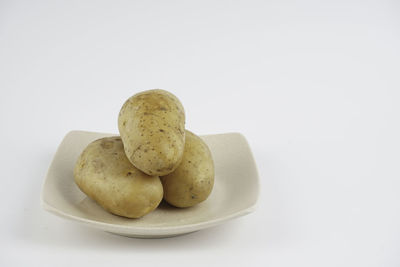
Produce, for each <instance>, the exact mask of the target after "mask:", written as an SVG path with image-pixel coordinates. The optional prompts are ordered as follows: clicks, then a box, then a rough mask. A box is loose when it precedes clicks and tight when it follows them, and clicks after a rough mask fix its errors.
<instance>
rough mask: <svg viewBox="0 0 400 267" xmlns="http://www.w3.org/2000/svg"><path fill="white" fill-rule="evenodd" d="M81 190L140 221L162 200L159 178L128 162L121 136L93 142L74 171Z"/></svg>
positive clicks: (117, 213)
mask: <svg viewBox="0 0 400 267" xmlns="http://www.w3.org/2000/svg"><path fill="white" fill-rule="evenodd" d="M74 179H75V183H76V184H77V185H78V187H79V188H80V189H81V190H82V191H83V192H84V193H85V194H86V195H87V196H89V197H90V198H91V199H93V200H95V201H96V202H97V203H98V204H100V206H102V207H103V208H104V209H105V210H107V211H109V212H111V213H113V214H116V215H120V216H124V217H128V218H139V217H142V216H143V215H145V214H147V213H149V212H151V211H152V210H154V209H155V208H156V207H157V206H158V204H159V203H160V202H161V200H162V196H163V188H162V184H161V182H160V179H159V177H157V176H148V175H147V174H145V173H143V172H141V171H140V170H138V169H137V168H135V167H134V166H133V165H132V164H131V163H130V162H129V160H128V159H127V157H126V155H125V152H124V148H123V144H122V140H121V138H120V137H106V138H102V139H99V140H96V141H94V142H92V143H90V144H89V145H88V146H87V147H86V148H85V150H84V151H83V152H82V153H81V155H80V156H79V158H78V161H77V163H76V165H75V168H74Z"/></svg>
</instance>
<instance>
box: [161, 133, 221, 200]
mask: <svg viewBox="0 0 400 267" xmlns="http://www.w3.org/2000/svg"><path fill="white" fill-rule="evenodd" d="M185 142H186V143H185V151H184V153H183V159H182V162H181V164H180V165H179V167H178V168H177V169H176V170H175V171H174V172H172V173H170V174H168V175H166V176H163V177H160V178H161V182H162V184H163V188H164V199H165V200H166V201H167V202H168V203H169V204H171V205H174V206H176V207H180V208H184V207H191V206H193V205H196V204H198V203H200V202H202V201H204V200H206V199H207V197H208V196H209V195H210V193H211V190H212V188H213V186H214V162H213V160H212V157H211V152H210V150H209V149H208V146H207V145H206V143H204V141H203V140H202V139H201V138H200V137H198V136H197V135H195V134H193V133H192V132H190V131H188V130H186V141H185Z"/></svg>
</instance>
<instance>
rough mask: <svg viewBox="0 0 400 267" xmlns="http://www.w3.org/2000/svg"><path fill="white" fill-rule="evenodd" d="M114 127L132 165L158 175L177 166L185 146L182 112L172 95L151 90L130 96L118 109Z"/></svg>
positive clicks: (177, 101)
mask: <svg viewBox="0 0 400 267" xmlns="http://www.w3.org/2000/svg"><path fill="white" fill-rule="evenodd" d="M118 129H119V133H120V135H121V138H122V142H123V143H124V149H125V153H126V155H127V157H128V159H129V160H130V161H131V162H132V164H133V165H135V167H136V168H138V169H140V170H141V171H143V172H144V173H146V174H148V175H159V176H161V175H166V174H168V173H171V172H172V171H173V170H174V169H176V168H177V167H178V165H179V163H180V161H181V159H182V154H183V150H184V147H185V112H184V109H183V106H182V104H181V102H180V101H179V100H178V99H177V98H176V97H175V96H174V95H173V94H171V93H169V92H167V91H164V90H160V89H154V90H148V91H144V92H141V93H138V94H136V95H134V96H132V97H131V98H129V99H128V100H127V101H126V102H125V103H124V105H123V106H122V108H121V111H120V113H119V117H118Z"/></svg>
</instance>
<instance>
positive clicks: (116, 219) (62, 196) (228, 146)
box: [41, 131, 259, 238]
mask: <svg viewBox="0 0 400 267" xmlns="http://www.w3.org/2000/svg"><path fill="white" fill-rule="evenodd" d="M106 136H113V134H106V133H96V132H85V131H72V132H69V133H68V134H67V135H66V136H65V137H64V140H63V141H62V142H61V144H60V146H59V147H58V150H57V152H56V154H55V156H54V159H53V161H52V163H51V165H50V168H49V170H48V173H47V176H46V178H45V181H44V184H43V189H42V194H41V200H42V201H41V203H42V206H43V208H44V209H45V210H47V211H50V212H52V213H54V214H56V215H58V216H61V217H64V218H68V219H71V220H74V221H78V222H81V223H84V224H86V225H88V226H91V227H95V228H98V229H101V230H104V231H107V232H111V233H114V234H119V235H124V236H129V237H142V238H159V237H168V236H174V235H180V234H185V233H190V232H194V231H198V230H201V229H204V228H208V227H211V226H215V225H218V224H220V223H223V222H225V221H227V220H230V219H233V218H235V217H238V216H242V215H246V214H248V213H250V212H252V211H253V210H254V208H255V204H256V202H257V199H258V194H259V181H258V174H257V168H256V164H255V161H254V158H253V156H252V153H251V150H250V148H249V145H248V143H247V141H246V139H245V138H244V136H243V135H241V134H239V133H226V134H215V135H205V136H201V138H202V139H203V140H204V141H205V142H206V143H207V145H208V146H209V148H210V150H211V153H212V156H213V159H214V164H215V182H214V188H213V191H212V193H211V195H210V196H209V197H208V199H207V200H206V201H204V202H202V203H200V204H198V205H196V206H194V207H190V208H185V209H180V208H174V207H172V206H169V205H168V204H166V203H164V202H162V203H161V204H160V206H159V207H158V208H157V209H156V210H154V211H153V212H151V213H149V214H147V215H146V216H144V217H142V218H140V219H128V218H124V217H120V216H116V215H113V214H111V213H108V212H106V211H105V210H103V209H102V208H101V207H100V206H99V205H98V204H97V203H96V202H94V201H93V200H91V199H90V198H88V197H87V196H86V195H85V194H84V193H83V192H81V191H80V190H79V188H78V186H77V185H76V184H75V182H74V179H73V168H74V166H75V162H76V160H77V159H78V156H79V155H80V153H81V152H82V151H83V149H84V148H85V147H86V146H87V145H88V144H89V143H90V142H92V141H94V140H96V139H99V138H102V137H106Z"/></svg>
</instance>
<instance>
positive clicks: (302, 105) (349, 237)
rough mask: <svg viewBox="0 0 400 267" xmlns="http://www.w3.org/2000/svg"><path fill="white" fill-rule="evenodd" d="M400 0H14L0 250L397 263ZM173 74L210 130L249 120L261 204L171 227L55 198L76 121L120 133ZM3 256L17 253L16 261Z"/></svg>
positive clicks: (66, 258)
mask: <svg viewBox="0 0 400 267" xmlns="http://www.w3.org/2000/svg"><path fill="white" fill-rule="evenodd" d="M399 12H400V5H399V2H398V1H329V2H327V1H325V2H324V3H322V1H292V2H289V1H197V3H194V1H179V2H178V1H158V2H155V1H107V2H106V1H92V2H89V1H26V2H21V1H1V2H0V94H1V95H0V125H1V131H0V137H1V139H0V140H1V148H2V150H1V152H2V153H1V156H0V157H1V158H0V160H1V161H0V162H1V166H2V172H1V179H2V186H1V194H0V197H1V199H0V200H1V201H0V203H1V211H2V216H1V218H2V219H1V220H0V225H1V228H0V229H1V239H0V245H1V249H0V263H1V265H2V266H11V265H21V266H26V265H27V264H30V266H32V265H37V266H46V265H47V266H54V264H55V263H57V264H58V266H62V265H65V266H67V265H68V266H71V265H73V266H75V265H79V264H86V265H85V266H89V265H96V266H106V265H108V264H110V263H112V264H113V265H114V266H118V265H117V264H127V263H131V264H133V263H136V264H140V266H147V265H148V266H150V265H160V264H162V265H163V266H176V265H177V264H182V265H183V264H185V265H188V266H204V265H206V266H209V265H219V266H221V263H224V264H226V265H227V266H241V265H243V264H247V265H249V264H250V263H249V261H250V262H251V265H258V266H399V264H400V253H399V251H400V227H399V225H400V212H399V210H400V179H399V178H400V169H399V162H400V153H399V151H400V141H399V139H400V138H399V137H400V126H399V115H400V107H399V100H400V98H399V97H400V92H399V88H400V80H399V73H400V67H399V66H400V65H399V62H400V52H399V51H400V50H399V47H400V16H399ZM157 87H159V88H164V89H168V90H171V91H172V92H173V93H175V94H176V95H177V96H178V97H179V98H180V99H181V100H182V102H183V104H184V106H185V108H186V111H187V127H188V128H189V129H191V130H193V131H194V132H196V133H198V134H207V133H221V132H230V131H239V132H242V133H244V135H245V136H246V138H247V139H248V140H249V142H250V145H251V148H252V150H253V152H254V154H255V158H256V161H257V164H258V168H259V173H260V177H261V184H262V188H261V196H260V205H259V208H258V210H257V211H256V212H255V213H253V214H250V215H249V216H245V217H243V218H240V219H238V220H235V221H232V222H230V223H227V224H225V225H222V226H219V227H216V228H212V229H210V230H206V231H200V232H197V233H194V234H190V235H186V236H182V237H178V238H172V239H163V240H138V239H128V238H124V237H119V236H114V235H110V234H107V233H103V232H101V231H96V230H92V229H88V228H85V227H83V226H81V225H79V224H74V223H72V222H69V221H66V220H63V219H61V218H58V217H56V216H54V215H51V214H48V213H47V212H45V211H43V210H42V209H41V208H40V206H39V193H40V188H41V184H42V181H43V178H44V176H45V173H46V171H47V168H48V166H49V164H50V160H51V158H52V156H53V155H54V152H55V150H56V147H57V145H58V144H59V142H60V141H61V139H62V137H63V136H64V134H65V133H66V132H68V131H70V130H73V129H85V130H89V131H101V132H117V115H118V111H119V108H120V106H121V105H122V103H123V101H124V100H125V99H126V98H128V97H129V96H130V95H132V94H134V93H135V92H137V91H140V90H144V89H150V88H157ZM3 263H4V264H3Z"/></svg>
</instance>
